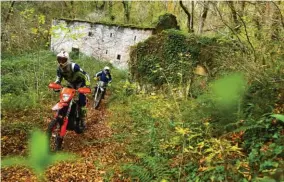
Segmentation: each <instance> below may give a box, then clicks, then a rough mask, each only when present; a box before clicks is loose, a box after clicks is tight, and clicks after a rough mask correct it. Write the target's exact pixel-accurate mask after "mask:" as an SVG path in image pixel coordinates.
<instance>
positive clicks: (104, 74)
mask: <svg viewBox="0 0 284 182" xmlns="http://www.w3.org/2000/svg"><path fill="white" fill-rule="evenodd" d="M94 79H98V80H100V81H103V82H104V83H105V84H106V85H107V84H108V83H111V81H112V78H111V74H110V68H109V67H108V66H105V67H104V69H103V70H101V71H99V72H98V73H96V74H95V76H94ZM105 93H106V88H105V89H104V91H103V95H102V98H103V99H104V96H105Z"/></svg>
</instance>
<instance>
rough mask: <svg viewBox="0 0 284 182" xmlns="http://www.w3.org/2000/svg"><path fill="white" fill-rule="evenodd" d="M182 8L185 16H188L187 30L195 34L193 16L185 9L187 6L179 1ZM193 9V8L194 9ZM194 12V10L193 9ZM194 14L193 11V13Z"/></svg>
mask: <svg viewBox="0 0 284 182" xmlns="http://www.w3.org/2000/svg"><path fill="white" fill-rule="evenodd" d="M179 4H180V7H181V8H182V9H183V11H184V12H185V14H186V15H187V28H188V32H194V29H193V17H192V16H193V14H190V12H189V11H188V9H187V8H186V7H185V5H184V4H183V2H182V1H179ZM192 8H193V7H192ZM192 10H193V9H192ZM192 12H193V11H192Z"/></svg>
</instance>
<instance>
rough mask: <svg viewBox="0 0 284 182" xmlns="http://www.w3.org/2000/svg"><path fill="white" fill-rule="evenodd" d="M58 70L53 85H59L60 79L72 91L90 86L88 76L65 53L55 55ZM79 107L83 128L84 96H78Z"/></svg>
mask: <svg viewBox="0 0 284 182" xmlns="http://www.w3.org/2000/svg"><path fill="white" fill-rule="evenodd" d="M57 61H58V64H59V65H58V68H57V78H56V81H55V83H57V84H60V83H61V81H62V78H64V79H65V80H66V81H67V82H68V84H69V85H68V86H69V87H71V88H74V89H78V88H80V87H84V86H87V87H89V86H90V77H89V75H88V74H87V73H86V72H85V71H84V70H82V69H81V68H80V66H79V65H78V64H76V63H72V62H71V61H70V58H69V54H68V53H67V52H66V51H64V50H63V51H61V52H60V53H59V54H57ZM79 106H80V107H81V113H80V116H81V119H82V125H83V126H84V127H85V119H86V96H85V95H84V94H81V93H80V94H79Z"/></svg>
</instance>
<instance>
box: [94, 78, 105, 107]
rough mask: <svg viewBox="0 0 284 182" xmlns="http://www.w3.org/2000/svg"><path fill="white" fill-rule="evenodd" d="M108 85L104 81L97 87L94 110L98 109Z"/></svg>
mask: <svg viewBox="0 0 284 182" xmlns="http://www.w3.org/2000/svg"><path fill="white" fill-rule="evenodd" d="M106 86H107V84H106V83H105V82H103V81H98V82H97V86H96V87H95V89H94V93H93V97H94V108H95V109H98V108H99V106H100V103H101V100H102V97H103V92H104V91H105V89H106Z"/></svg>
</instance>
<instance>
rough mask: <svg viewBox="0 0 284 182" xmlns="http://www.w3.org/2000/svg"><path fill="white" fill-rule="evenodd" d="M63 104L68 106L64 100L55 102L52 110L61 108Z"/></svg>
mask: <svg viewBox="0 0 284 182" xmlns="http://www.w3.org/2000/svg"><path fill="white" fill-rule="evenodd" d="M64 106H68V104H67V103H64V102H58V103H57V104H55V106H53V107H52V110H53V111H57V110H60V109H62V108H63V107H64Z"/></svg>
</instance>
